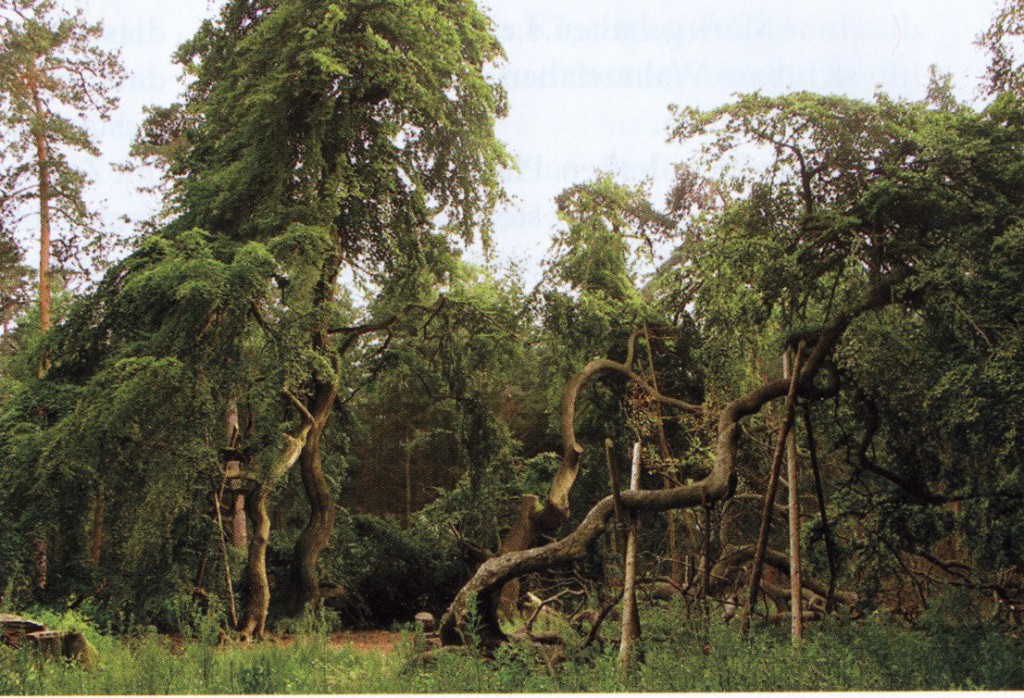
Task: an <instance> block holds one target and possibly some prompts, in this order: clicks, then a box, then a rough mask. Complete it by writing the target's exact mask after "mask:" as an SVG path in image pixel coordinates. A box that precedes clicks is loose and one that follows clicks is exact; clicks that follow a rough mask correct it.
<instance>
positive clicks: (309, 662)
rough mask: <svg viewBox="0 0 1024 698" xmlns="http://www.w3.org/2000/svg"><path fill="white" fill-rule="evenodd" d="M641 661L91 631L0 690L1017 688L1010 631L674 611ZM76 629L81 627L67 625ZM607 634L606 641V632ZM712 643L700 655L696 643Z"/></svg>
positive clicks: (611, 652) (663, 616)
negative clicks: (426, 652) (743, 625)
mask: <svg viewBox="0 0 1024 698" xmlns="http://www.w3.org/2000/svg"><path fill="white" fill-rule="evenodd" d="M644 620H645V625H644V648H645V654H646V659H645V662H644V663H643V665H641V666H640V667H639V668H638V670H637V671H636V672H635V673H634V674H633V675H632V676H631V677H629V678H628V679H624V677H623V676H622V675H621V672H620V670H619V666H618V662H617V657H616V647H615V643H613V642H609V643H607V644H606V645H605V646H604V647H603V648H601V647H595V646H592V647H589V648H586V649H583V648H581V647H580V646H579V641H578V640H575V639H572V638H570V641H569V643H568V645H567V647H566V655H567V661H564V662H562V663H560V664H558V665H556V666H554V667H552V666H549V665H548V663H547V662H545V661H542V660H540V659H538V657H537V655H536V654H535V653H534V651H533V650H532V649H530V648H527V647H522V646H508V647H504V648H502V649H501V650H499V652H498V653H497V656H496V657H495V659H493V660H484V659H480V658H477V657H473V656H468V655H465V654H457V653H452V654H447V653H442V654H440V655H437V656H436V657H435V658H434V659H431V660H429V661H425V660H423V659H422V658H421V654H420V652H419V650H420V649H422V648H418V647H416V646H415V642H414V640H413V639H412V637H411V636H409V637H406V638H405V639H404V641H403V642H402V643H401V644H400V646H399V648H398V649H397V650H395V651H393V652H392V653H390V654H389V655H382V654H380V653H376V652H359V651H356V650H352V649H346V648H338V647H332V646H331V645H330V643H329V642H328V640H327V638H326V636H325V635H323V634H318V633H315V632H314V633H310V634H307V635H305V636H302V637H299V638H297V639H296V640H295V641H294V642H292V643H290V644H287V645H285V644H280V643H274V642H266V643H262V644H257V645H253V646H249V647H239V646H228V647H216V646H210V645H209V644H206V643H203V642H200V641H198V640H193V641H189V642H186V643H185V644H183V645H179V646H178V647H175V646H173V645H172V644H171V643H169V642H168V641H167V639H166V638H161V637H158V636H156V635H153V634H145V635H142V636H140V637H135V638H115V637H110V636H106V635H101V634H99V633H97V632H96V631H95V629H92V628H89V629H88V631H87V634H88V635H89V637H90V640H92V642H93V644H95V645H96V648H97V649H98V650H99V652H100V657H101V659H100V663H99V665H98V666H97V667H96V668H95V669H93V670H91V671H87V670H84V669H81V668H79V667H77V666H75V665H72V664H67V663H60V662H50V663H39V662H37V661H36V660H35V659H34V657H33V656H32V654H31V653H29V652H26V651H15V650H12V649H9V648H4V647H0V694H30V695H31V694H36V695H37V694H65V695H66V694H101V695H102V694H189V693H221V694H235V693H257V694H258V693H409V692H413V693H433V692H445V693H463V692H470V693H472V692H549V691H559V692H578V691H587V692H608V691H624V690H629V691H673V692H674V691H777V690H787V691H814V690H895V689H898V690H936V689H939V690H946V689H974V688H984V689H992V690H995V689H1021V688H1024V662H1022V661H1021V659H1022V658H1024V643H1022V641H1021V639H1020V637H1019V633H1018V634H1017V635H1014V634H1011V633H1009V632H1006V630H1005V629H1002V630H1000V629H998V628H995V627H984V626H970V627H967V626H941V625H932V626H929V627H928V628H927V630H924V631H910V630H907V629H905V628H902V627H898V626H893V625H889V624H884V623H879V622H873V621H866V622H862V623H851V622H842V621H830V622H826V623H823V624H819V625H817V626H814V627H812V628H811V629H810V630H809V633H808V637H807V639H806V641H805V643H804V644H803V646H802V647H801V649H800V650H799V651H795V650H793V648H792V647H791V646H790V644H789V640H788V637H787V636H786V632H785V630H784V629H779V628H770V627H761V628H755V631H754V632H752V633H751V635H750V637H747V638H744V637H743V636H741V635H740V634H739V632H738V629H737V628H736V627H735V626H733V627H727V626H724V625H722V624H721V622H720V621H718V620H712V621H711V622H710V623H707V624H705V623H702V622H699V621H698V620H696V617H695V620H693V621H687V620H686V618H685V614H684V613H683V612H682V610H681V609H678V608H669V609H658V610H649V611H647V613H646V615H645V617H644ZM73 625H76V626H77V627H79V628H81V626H82V621H81V619H80V618H79V619H75V623H73ZM614 633H615V628H614V627H613V626H609V627H608V628H607V629H606V630H605V634H606V635H607V636H609V637H613V636H614ZM705 645H706V646H707V653H706V654H705V651H704V646H705Z"/></svg>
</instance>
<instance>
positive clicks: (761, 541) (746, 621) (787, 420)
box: [742, 342, 804, 634]
mask: <svg viewBox="0 0 1024 698" xmlns="http://www.w3.org/2000/svg"><path fill="white" fill-rule="evenodd" d="M803 347H804V344H803V342H801V343H800V347H799V348H798V349H797V355H796V362H795V365H794V366H793V375H792V376H791V377H790V379H789V390H788V392H787V393H786V406H785V408H784V410H783V411H784V416H783V419H782V428H781V429H780V431H779V440H778V443H776V444H775V453H774V454H773V455H772V467H771V470H770V471H769V473H768V488H767V490H766V491H765V493H764V504H763V507H762V509H761V529H760V532H759V533H758V536H757V549H756V550H755V553H754V569H753V570H752V571H751V574H750V593H749V594H748V595H747V605H746V606H744V608H743V624H742V629H743V633H744V634H746V633H747V632H749V631H750V614H751V613H752V612H753V609H754V604H755V603H756V602H757V596H758V594H759V593H760V591H761V574H762V572H763V570H764V555H765V551H766V550H767V549H768V532H769V530H770V529H771V522H772V508H773V507H774V506H775V492H776V490H777V489H778V486H779V471H780V469H781V466H782V454H783V452H784V450H785V446H786V435H787V434H788V433H789V427H790V425H791V424H792V422H793V404H794V403H795V402H796V386H797V383H798V382H799V381H800V366H801V363H802V360H803Z"/></svg>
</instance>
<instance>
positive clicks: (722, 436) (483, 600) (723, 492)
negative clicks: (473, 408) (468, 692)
mask: <svg viewBox="0 0 1024 698" xmlns="http://www.w3.org/2000/svg"><path fill="white" fill-rule="evenodd" d="M902 279H903V273H902V272H897V273H895V274H894V275H893V278H892V279H891V280H884V281H881V282H880V283H878V284H877V285H875V286H873V287H872V288H871V290H870V291H869V292H868V294H867V297H866V299H865V301H864V302H863V303H861V304H860V305H859V306H856V307H855V308H853V309H851V310H848V311H847V312H844V313H841V314H840V315H839V316H837V317H836V318H835V320H833V321H832V322H831V323H830V324H828V325H826V326H825V327H824V328H822V329H821V330H820V331H819V332H817V333H815V334H814V335H812V336H807V337H802V338H801V339H803V340H804V341H805V342H806V343H807V345H808V346H810V347H811V348H810V351H809V354H808V356H807V357H806V359H805V360H804V362H803V367H802V369H801V370H800V371H799V373H795V375H794V379H793V382H794V383H795V384H796V392H797V394H798V395H800V396H801V397H807V396H808V395H813V394H815V392H816V391H815V388H814V378H815V376H816V374H817V372H818V370H819V369H820V368H821V367H822V365H823V363H824V361H825V359H826V357H827V356H828V355H829V354H830V353H831V351H832V349H833V347H834V346H835V344H836V343H837V342H838V341H839V339H840V338H841V337H842V335H843V333H844V332H845V331H846V329H847V327H849V325H850V323H851V322H853V320H854V319H855V318H856V317H857V316H859V315H860V314H862V313H864V312H867V311H870V310H875V309H877V308H881V307H884V306H885V305H888V304H889V303H891V302H893V301H894V300H895V293H894V284H895V283H897V282H898V281H900V280H902ZM635 338H636V335H635V333H634V335H632V336H631V337H630V345H629V350H628V352H627V359H632V356H633V345H634V342H635ZM604 370H610V371H617V372H620V373H623V374H625V375H627V376H631V374H633V371H632V369H631V368H630V366H629V365H627V364H620V363H618V362H615V361H611V360H608V359H599V360H596V361H592V362H590V363H589V364H587V366H586V367H585V368H584V370H583V371H581V372H580V373H579V374H577V375H576V377H575V378H574V379H573V380H572V381H570V384H569V385H568V386H567V387H566V391H565V394H564V397H563V402H562V406H563V412H562V427H563V447H564V456H563V462H562V467H561V468H560V469H559V472H558V473H557V474H556V476H555V481H554V482H553V483H552V486H551V492H550V494H549V496H548V502H547V503H546V504H545V506H544V507H539V503H538V502H537V498H536V497H533V496H532V495H529V496H528V497H524V502H523V504H524V506H523V509H524V514H525V512H526V511H530V512H531V514H529V515H525V516H523V517H521V519H520V523H523V522H524V520H525V521H526V522H527V523H530V524H532V529H533V531H534V532H536V530H537V529H538V528H539V525H538V524H542V523H550V522H553V521H557V522H558V525H561V523H562V522H564V520H565V517H566V516H567V511H568V491H569V488H571V486H572V483H573V481H574V480H575V478H576V473H577V471H578V468H579V459H580V456H581V455H582V453H583V447H582V446H580V445H579V443H577V442H576V438H575V433H574V430H573V429H572V419H573V416H574V415H575V401H576V397H577V395H578V393H579V391H580V388H581V387H582V386H583V385H584V384H585V383H586V381H587V380H589V378H591V377H593V376H594V375H596V374H597V373H599V372H601V371H604ZM790 383H791V379H786V378H782V379H779V380H775V381H769V382H767V383H765V384H764V385H762V386H761V387H759V388H758V389H756V390H754V391H753V392H751V393H749V394H748V395H745V396H743V397H741V398H739V399H737V400H735V401H734V402H732V403H731V404H729V405H728V406H726V407H725V409H723V410H722V411H721V412H720V413H719V418H718V434H719V436H718V442H717V446H716V455H715V464H714V466H713V468H712V470H711V472H710V473H709V474H708V475H707V477H705V478H704V479H703V480H701V481H699V482H696V483H693V484H690V485H686V486H680V487H673V488H669V489H663V490H640V491H636V492H623V493H622V495H621V500H620V501H621V504H622V507H623V508H624V509H626V510H627V511H629V512H631V513H637V514H638V513H640V512H652V511H666V510H668V509H682V508H688V507H695V506H698V505H706V504H711V503H714V502H718V501H722V500H724V499H728V498H729V497H730V496H731V495H732V494H733V490H734V482H735V461H736V452H737V447H738V443H739V438H740V433H741V429H740V422H741V421H742V420H743V419H744V418H746V417H749V416H751V415H754V414H756V413H757V412H759V411H760V410H761V408H762V407H764V406H765V405H766V404H768V403H769V402H771V401H772V400H775V399H778V398H781V397H783V396H785V395H786V393H787V392H788V390H789V387H790ZM638 384H641V385H642V386H645V385H647V383H646V381H643V382H642V383H640V382H639V381H638ZM648 387H649V386H648ZM652 390H653V389H652ZM682 404H684V405H687V409H693V410H699V409H701V408H699V407H696V406H692V405H688V403H682ZM552 511H554V512H556V513H557V517H553V518H552V519H550V520H549V519H546V518H545V515H546V514H547V513H549V512H552ZM613 511H614V501H613V498H612V496H611V495H608V496H606V497H604V498H603V499H601V500H600V501H599V502H598V503H597V504H595V505H594V506H593V508H591V509H590V511H589V512H588V513H587V515H586V516H585V517H584V519H583V521H582V522H581V523H580V525H579V526H578V527H577V528H576V530H575V531H573V532H572V533H570V534H569V535H567V536H565V537H564V538H562V539H560V540H556V541H553V542H551V543H548V544H546V545H542V546H539V547H535V548H530V549H527V550H509V549H508V546H506V549H504V550H503V551H502V554H501V555H499V556H498V557H495V558H491V559H490V560H487V561H486V562H484V563H483V564H482V565H481V566H480V568H479V569H478V570H477V571H476V573H475V574H474V575H473V577H472V578H471V579H470V580H469V581H468V582H467V583H466V584H465V585H464V586H463V587H462V589H460V590H459V592H458V594H457V595H456V597H455V599H454V600H453V601H452V604H451V606H450V607H449V609H448V611H447V612H446V613H445V615H444V617H443V618H442V619H441V624H440V628H439V630H440V634H441V640H442V642H443V643H444V644H464V643H466V642H467V641H468V640H469V639H470V637H471V632H470V628H469V624H468V618H469V615H470V610H471V609H474V608H475V609H476V611H477V617H478V618H479V621H480V623H479V626H478V627H477V628H475V629H474V631H475V632H476V633H477V639H478V640H479V641H480V642H481V643H482V644H483V646H485V647H488V646H494V645H496V644H498V643H500V642H503V641H504V640H505V639H506V636H505V634H504V632H503V631H502V630H501V628H500V626H499V624H498V618H497V609H498V603H499V595H498V593H497V592H498V591H499V590H500V589H501V587H502V586H503V585H504V584H505V583H507V582H510V581H512V580H515V579H517V578H519V577H521V576H523V575H525V574H529V573H531V572H539V571H542V570H547V569H552V568H556V567H562V566H565V565H568V564H571V563H573V562H577V561H580V560H582V559H584V558H585V557H586V556H587V554H588V551H589V549H590V546H591V545H592V544H593V543H594V541H596V540H597V538H598V537H599V536H600V535H601V534H602V532H603V531H604V529H605V525H606V524H607V521H608V519H609V518H610V517H611V516H612V514H613ZM517 528H519V526H518V525H517ZM519 533H520V534H522V533H524V531H522V530H520V531H519ZM523 539H525V536H524V537H522V538H520V540H523ZM823 590H824V593H825V594H827V593H828V592H827V587H823Z"/></svg>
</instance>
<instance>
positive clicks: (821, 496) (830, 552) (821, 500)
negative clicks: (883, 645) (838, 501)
mask: <svg viewBox="0 0 1024 698" xmlns="http://www.w3.org/2000/svg"><path fill="white" fill-rule="evenodd" d="M804 432H805V434H804V436H805V438H806V439H807V451H808V452H809V453H810V456H811V473H812V474H813V475H814V492H815V494H816V495H817V497H818V514H819V516H821V528H822V531H823V533H824V535H825V556H826V557H827V558H828V596H826V597H825V613H831V612H832V611H834V610H836V576H837V572H836V553H835V548H834V546H833V543H832V531H831V529H830V528H829V523H828V510H827V508H826V506H825V488H824V486H823V485H822V483H821V467H820V466H819V465H818V442H817V440H815V438H814V426H813V423H812V422H811V406H810V405H808V404H807V403H804Z"/></svg>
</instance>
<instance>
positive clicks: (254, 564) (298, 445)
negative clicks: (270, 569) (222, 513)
mask: <svg viewBox="0 0 1024 698" xmlns="http://www.w3.org/2000/svg"><path fill="white" fill-rule="evenodd" d="M307 414H308V413H307ZM312 427H313V422H312V420H311V419H308V418H307V419H306V420H305V421H304V423H303V425H302V427H301V428H300V430H299V435H298V436H291V435H289V434H284V439H285V441H286V444H287V445H286V446H285V450H284V451H283V452H282V453H281V455H280V456H278V458H277V460H276V461H275V462H274V463H273V465H272V466H271V467H270V469H269V471H268V472H267V474H266V476H265V477H264V478H263V479H262V480H261V481H260V482H259V483H258V484H257V485H256V487H255V491H254V492H253V493H252V494H251V495H250V496H249V497H247V498H246V509H247V510H248V513H249V518H250V520H251V521H252V536H251V537H250V538H249V558H248V560H247V562H246V568H245V574H246V581H247V587H248V595H247V597H246V602H245V620H244V622H243V624H242V627H241V628H240V631H241V634H242V638H243V639H246V640H247V639H249V638H250V637H255V638H256V639H258V640H261V639H263V636H264V633H265V631H266V623H267V614H268V613H269V612H270V583H269V582H268V580H267V543H268V542H269V540H270V516H269V515H268V514H267V500H268V499H269V497H270V493H271V492H272V491H273V489H274V485H276V484H277V482H278V481H279V480H280V479H281V478H282V477H283V476H284V475H285V473H287V472H288V470H289V469H290V468H291V467H292V466H293V465H295V462H296V461H297V460H299V458H300V456H301V454H302V453H303V452H304V447H305V445H306V444H307V443H308V442H309V438H310V434H311V431H312Z"/></svg>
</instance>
